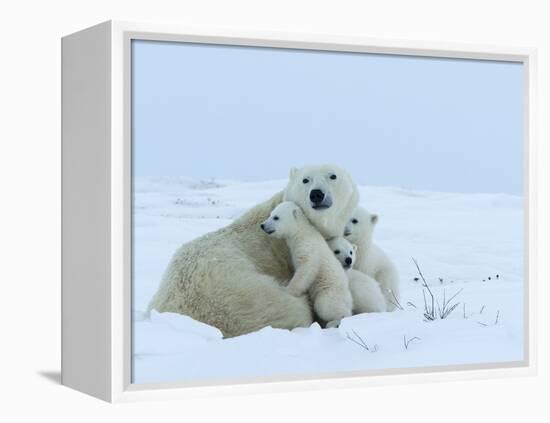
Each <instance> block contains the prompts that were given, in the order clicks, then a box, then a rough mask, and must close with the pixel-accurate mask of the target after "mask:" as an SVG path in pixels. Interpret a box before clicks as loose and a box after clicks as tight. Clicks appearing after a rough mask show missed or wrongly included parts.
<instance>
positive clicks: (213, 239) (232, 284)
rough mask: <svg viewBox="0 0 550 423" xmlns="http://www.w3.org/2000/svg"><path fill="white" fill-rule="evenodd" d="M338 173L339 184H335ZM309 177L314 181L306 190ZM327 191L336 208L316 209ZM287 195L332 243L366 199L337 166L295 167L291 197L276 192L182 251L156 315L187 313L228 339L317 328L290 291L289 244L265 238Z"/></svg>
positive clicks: (156, 302) (303, 301) (156, 300)
mask: <svg viewBox="0 0 550 423" xmlns="http://www.w3.org/2000/svg"><path fill="white" fill-rule="evenodd" d="M333 174H334V175H336V176H337V179H335V180H334V179H330V177H331V175H333ZM306 175H307V177H308V178H311V181H314V182H311V181H310V182H308V183H307V184H304V183H303V179H305V176H306ZM306 187H307V188H308V189H306ZM315 187H317V188H315ZM320 187H321V188H323V189H324V190H325V191H326V194H327V195H328V196H329V197H330V198H331V201H332V204H331V206H330V207H329V208H326V209H322V208H321V209H313V208H312V202H311V200H310V198H309V197H310V193H311V191H312V190H313V189H319V188H320ZM283 196H284V197H285V198H286V199H288V200H291V201H293V202H294V203H296V204H298V205H299V206H300V208H301V209H302V210H303V211H304V213H305V215H306V216H307V217H308V219H309V221H310V222H311V223H312V224H313V225H314V226H315V227H316V228H317V229H318V230H319V231H321V233H322V234H323V235H324V236H325V238H330V237H333V236H336V235H341V234H342V233H343V230H344V227H345V225H346V223H347V221H348V220H349V218H350V217H351V215H352V213H353V210H354V209H355V208H356V207H357V203H358V200H359V194H358V192H357V188H356V186H355V184H354V183H353V181H352V179H351V177H350V176H349V175H348V174H347V173H346V172H345V171H344V170H342V169H340V168H338V167H337V166H332V165H322V166H308V167H305V168H302V169H293V170H292V171H291V174H290V179H289V181H288V185H287V187H286V188H285V190H284V193H283V192H280V193H278V194H275V195H274V196H273V197H272V198H270V199H269V200H267V201H265V202H263V203H261V204H259V205H257V206H256V207H254V208H252V209H251V210H249V211H248V212H247V213H245V214H244V215H243V216H241V217H240V218H238V219H237V220H235V221H234V222H233V223H231V224H230V225H228V226H226V227H224V228H222V229H219V230H217V231H215V232H211V233H208V234H206V235H204V236H201V237H199V238H197V239H195V240H193V241H191V242H188V243H186V244H184V245H182V246H181V247H180V248H179V249H178V250H177V251H176V252H175V254H174V256H173V257H172V260H171V261H170V263H169V265H168V268H167V269H166V271H165V274H164V276H163V279H162V281H161V283H160V286H159V288H158V291H157V292H156V294H155V295H154V297H153V298H152V300H151V302H150V303H149V309H156V310H158V311H160V312H175V313H180V314H185V315H187V316H190V317H192V318H193V319H195V320H199V321H201V322H204V323H207V324H209V325H211V326H215V327H217V328H218V329H220V330H221V331H222V332H223V334H224V336H226V337H230V336H237V335H241V334H244V333H248V332H253V331H256V330H259V329H261V328H263V327H265V326H272V327H275V328H283V329H292V328H295V327H299V326H309V325H310V324H311V323H312V322H313V314H312V311H311V307H310V304H309V300H308V299H307V298H306V297H295V296H293V295H291V294H289V293H288V292H287V291H286V289H284V286H285V285H286V283H288V281H289V280H290V279H291V277H292V275H293V272H294V269H293V267H292V262H291V260H290V256H289V252H288V248H287V246H286V243H285V242H284V241H283V240H280V239H276V238H273V237H268V236H265V233H264V232H263V231H262V230H261V229H260V222H263V221H264V220H265V219H266V218H267V216H269V213H270V212H271V211H272V210H273V209H274V208H275V207H276V206H277V205H278V204H279V203H281V202H282V201H283Z"/></svg>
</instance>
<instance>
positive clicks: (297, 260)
mask: <svg viewBox="0 0 550 423" xmlns="http://www.w3.org/2000/svg"><path fill="white" fill-rule="evenodd" d="M260 226H261V228H262V229H263V230H264V231H265V232H266V234H268V235H270V236H273V237H275V238H279V239H284V240H285V241H286V244H287V246H288V249H289V251H290V258H291V260H292V264H293V266H294V276H292V279H291V280H290V282H289V283H288V285H287V287H286V288H287V290H288V292H290V293H291V294H292V295H294V296H297V297H299V296H301V295H304V294H306V293H307V294H309V298H310V299H311V301H312V303H313V310H314V311H315V313H316V314H317V316H318V317H319V318H320V319H321V320H323V321H325V322H326V326H327V327H335V326H337V325H338V324H339V323H340V320H341V319H343V318H344V317H348V316H351V309H352V299H351V294H350V291H349V287H348V278H347V275H346V273H345V272H344V269H343V268H342V266H341V265H340V263H339V261H338V260H337V259H336V257H335V256H334V254H332V251H331V250H330V248H329V246H328V244H327V242H326V241H325V239H324V238H323V236H322V235H321V234H320V233H319V231H317V229H316V228H315V227H314V226H313V225H312V224H311V223H309V220H307V218H306V216H305V215H304V213H303V212H302V209H300V207H298V206H297V205H296V204H295V203H293V202H292V201H285V202H283V203H281V204H279V205H278V206H277V207H275V209H273V211H272V212H271V214H270V215H269V217H268V218H267V219H266V220H265V221H264V222H263V223H262V224H261V225H260Z"/></svg>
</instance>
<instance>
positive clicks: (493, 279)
mask: <svg viewBox="0 0 550 423" xmlns="http://www.w3.org/2000/svg"><path fill="white" fill-rule="evenodd" d="M284 185H285V181H284V180H281V181H269V182H255V183H242V182H235V181H199V180H193V179H190V178H183V177H180V178H174V177H149V178H137V179H136V181H135V201H134V207H135V209H134V225H135V227H134V299H133V301H134V302H133V309H134V339H133V341H134V370H133V371H134V383H158V382H174V381H194V380H206V379H218V380H219V379H224V378H231V379H235V378H240V377H243V378H251V377H266V376H285V375H292V376H296V375H308V374H309V375H318V374H320V373H330V372H342V371H351V370H367V369H396V368H410V367H419V366H421V367H426V366H439V365H457V364H478V363H489V362H490V363H495V362H505V361H519V360H522V359H523V230H522V227H523V225H522V219H523V211H522V210H523V207H522V202H523V199H522V197H516V196H511V195H504V194H457V193H437V192H419V191H410V190H406V189H401V188H393V187H389V188H381V187H360V192H361V205H363V206H364V207H366V208H368V209H369V210H371V211H373V212H376V213H378V214H379V215H380V222H379V223H378V226H377V228H376V230H375V242H377V243H378V244H379V245H380V246H381V247H382V248H383V249H384V250H386V251H387V252H388V254H389V255H390V257H392V258H393V259H394V261H395V262H396V264H397V266H398V268H399V270H400V273H401V286H402V299H401V305H402V308H403V310H396V311H395V312H392V313H372V314H362V315H356V316H353V317H350V318H347V319H345V320H344V321H343V322H342V324H341V326H340V327H339V328H337V329H321V328H320V327H319V326H318V325H317V324H316V323H315V324H313V325H312V326H311V327H309V328H298V329H295V330H292V331H287V330H281V329H273V328H271V327H267V328H264V329H262V330H260V331H258V332H255V333H251V334H247V335H243V336H240V337H236V338H231V339H225V340H224V339H222V335H221V333H220V331H219V330H218V329H216V328H213V327H211V326H207V325H205V324H203V323H200V322H197V321H194V320H193V319H191V318H189V317H187V316H181V315H178V314H173V313H156V312H153V313H152V314H151V315H150V316H146V314H145V313H144V311H145V310H146V308H147V304H148V302H149V300H150V298H151V297H152V295H153V294H154V293H155V291H156V289H157V287H158V284H159V282H160V279H161V276H162V273H163V271H164V269H165V268H166V266H167V264H168V261H169V260H170V258H171V256H172V254H173V252H174V251H175V250H176V248H177V247H179V246H180V245H181V244H182V243H185V242H187V241H190V240H192V239H194V238H196V237H198V236H200V235H202V234H204V233H206V232H210V231H213V230H216V229H218V228H221V227H223V226H225V225H227V224H229V223H230V222H231V221H232V220H233V219H235V218H236V217H238V216H239V215H241V214H242V213H243V212H245V211H246V210H247V209H249V208H250V207H252V206H253V205H255V204H257V203H259V202H261V201H263V200H265V199H267V198H268V197H270V196H271V195H272V194H273V193H275V192H277V191H278V190H280V189H282V187H283V186H284ZM413 257H414V258H415V259H416V260H417V261H418V263H419V265H420V268H421V270H422V272H423V274H424V276H425V277H426V279H427V282H428V284H429V286H430V288H431V290H432V291H433V293H434V296H435V297H436V299H437V301H438V304H439V305H441V303H442V301H443V295H445V297H446V299H449V298H450V297H452V296H453V295H454V294H455V293H457V292H459V291H460V292H459V294H458V295H457V296H456V297H455V299H454V300H453V301H452V302H451V304H454V303H456V302H459V303H460V304H459V305H458V306H457V307H456V308H455V310H454V311H453V312H452V313H451V314H450V316H449V317H447V318H446V319H444V320H441V319H437V320H435V321H426V319H425V317H424V300H423V288H422V281H421V280H415V278H418V272H417V270H416V267H415V265H414V263H413V261H412V258H413ZM497 275H498V277H497ZM436 308H437V303H436ZM497 316H498V317H497ZM404 339H405V340H406V341H407V342H406V343H407V347H405V342H404ZM359 344H363V345H364V346H361V345H359ZM367 348H368V350H367Z"/></svg>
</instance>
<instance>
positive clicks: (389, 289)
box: [344, 207, 399, 311]
mask: <svg viewBox="0 0 550 423" xmlns="http://www.w3.org/2000/svg"><path fill="white" fill-rule="evenodd" d="M377 223H378V215H376V214H371V213H369V212H368V211H367V210H365V209H363V208H361V207H358V208H357V209H356V210H355V212H354V213H353V216H352V217H351V219H350V220H349V222H348V224H347V225H346V228H345V230H344V237H345V238H346V239H347V240H348V241H350V242H351V243H352V244H355V245H357V253H356V261H355V269H357V270H359V271H360V272H362V273H365V274H367V275H368V276H370V277H371V278H374V279H375V280H376V281H377V282H378V283H379V284H380V287H381V288H382V293H383V295H384V297H385V299H386V307H387V310H388V311H393V310H395V308H396V303H397V302H398V301H399V274H398V272H397V268H396V267H395V265H394V264H393V262H392V261H391V260H390V258H389V257H388V256H387V255H386V253H385V252H384V251H382V250H381V249H380V248H379V247H378V246H377V245H376V244H374V243H373V241H372V234H373V231H374V227H375V226H376V224H377Z"/></svg>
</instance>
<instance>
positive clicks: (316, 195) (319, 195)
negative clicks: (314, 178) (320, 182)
mask: <svg viewBox="0 0 550 423" xmlns="http://www.w3.org/2000/svg"><path fill="white" fill-rule="evenodd" d="M309 199H310V200H311V202H312V203H313V204H319V203H322V202H323V200H324V199H325V193H324V192H323V191H321V190H320V189H312V190H311V192H310V193H309Z"/></svg>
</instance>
